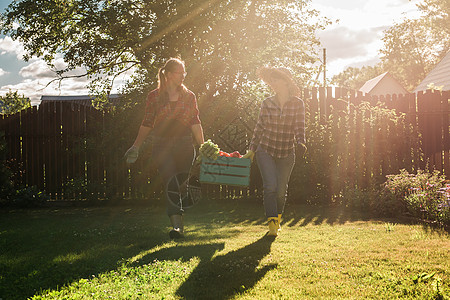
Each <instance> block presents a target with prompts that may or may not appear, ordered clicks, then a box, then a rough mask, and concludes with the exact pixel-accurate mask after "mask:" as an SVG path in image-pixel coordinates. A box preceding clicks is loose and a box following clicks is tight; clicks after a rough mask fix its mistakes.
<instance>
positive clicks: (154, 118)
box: [125, 58, 204, 238]
mask: <svg viewBox="0 0 450 300" xmlns="http://www.w3.org/2000/svg"><path fill="white" fill-rule="evenodd" d="M185 76H186V71H185V67H184V62H183V61H181V60H179V59H177V58H171V59H169V60H168V61H167V62H166V63H165V65H164V67H162V68H160V69H159V72H158V88H157V89H155V90H153V91H151V92H150V93H149V94H148V96H147V106H146V108H145V115H144V120H143V121H142V124H141V126H140V128H139V132H138V135H137V137H136V140H135V141H134V144H133V146H131V148H130V149H129V150H128V151H127V153H126V154H125V156H126V158H127V162H128V163H134V162H135V161H136V160H137V158H138V154H139V148H140V146H141V145H142V143H143V142H144V140H145V139H146V137H147V136H148V135H149V134H150V133H151V134H152V138H153V148H152V157H153V159H154V160H155V162H156V165H157V167H158V170H159V173H160V174H161V176H162V178H163V182H164V183H165V185H166V186H167V183H168V182H169V180H170V179H171V178H172V177H173V176H174V175H176V174H177V173H181V172H189V169H190V167H191V164H192V161H193V159H194V155H195V150H194V147H193V144H192V137H193V138H194V140H195V142H196V143H197V144H198V145H201V144H203V142H204V137H203V129H202V125H201V123H200V119H199V116H198V115H199V112H198V108H197V100H196V97H195V95H194V93H193V92H191V91H190V90H188V89H187V88H186V87H185V86H184V84H183V81H184V78H185ZM167 214H168V216H169V218H170V221H171V224H172V227H173V229H172V230H171V231H170V233H169V235H170V237H171V238H180V237H183V211H182V210H181V209H180V207H178V206H175V205H173V204H172V202H170V200H169V199H167Z"/></svg>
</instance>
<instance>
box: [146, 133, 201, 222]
mask: <svg viewBox="0 0 450 300" xmlns="http://www.w3.org/2000/svg"><path fill="white" fill-rule="evenodd" d="M194 157H195V149H194V146H193V145H192V137H190V136H183V137H175V138H164V137H153V148H152V158H153V159H154V161H155V163H156V167H157V168H158V172H159V175H160V176H161V177H162V180H163V184H164V187H166V188H167V183H168V182H169V180H170V179H171V178H172V177H173V176H174V175H176V174H177V173H181V172H186V173H189V170H190V168H191V166H192V161H193V159H194ZM166 192H167V191H166V190H165V191H164V195H165V196H166V202H167V215H168V216H169V217H170V216H172V215H182V214H183V211H182V210H181V209H180V208H179V207H178V206H175V205H173V204H172V202H170V201H169V198H168V197H167V193H166Z"/></svg>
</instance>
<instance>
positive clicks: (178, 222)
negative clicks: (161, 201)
mask: <svg viewBox="0 0 450 300" xmlns="http://www.w3.org/2000/svg"><path fill="white" fill-rule="evenodd" d="M170 223H171V224H172V227H173V229H172V230H171V231H170V232H169V236H170V238H171V239H179V238H183V237H184V232H183V231H184V226H183V216H182V215H171V216H170Z"/></svg>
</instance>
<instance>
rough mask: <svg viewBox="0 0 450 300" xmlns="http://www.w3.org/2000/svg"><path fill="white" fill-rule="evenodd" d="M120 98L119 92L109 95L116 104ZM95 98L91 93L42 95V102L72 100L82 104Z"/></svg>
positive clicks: (89, 103) (86, 103) (88, 102)
mask: <svg viewBox="0 0 450 300" xmlns="http://www.w3.org/2000/svg"><path fill="white" fill-rule="evenodd" d="M119 98H120V95H118V94H111V95H109V99H110V101H111V102H112V103H113V104H115V103H116V102H117V101H118V99H119ZM93 99H95V97H94V96H90V95H79V96H45V95H43V96H41V104H42V103H48V102H70V103H77V104H82V105H91V104H92V100H93Z"/></svg>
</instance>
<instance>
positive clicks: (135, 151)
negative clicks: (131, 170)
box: [124, 145, 139, 164]
mask: <svg viewBox="0 0 450 300" xmlns="http://www.w3.org/2000/svg"><path fill="white" fill-rule="evenodd" d="M124 156H125V159H126V160H127V164H134V163H135V162H136V160H137V159H138V156H139V147H137V146H134V145H133V146H131V147H130V149H128V150H127V152H126V153H125V155H124Z"/></svg>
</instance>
